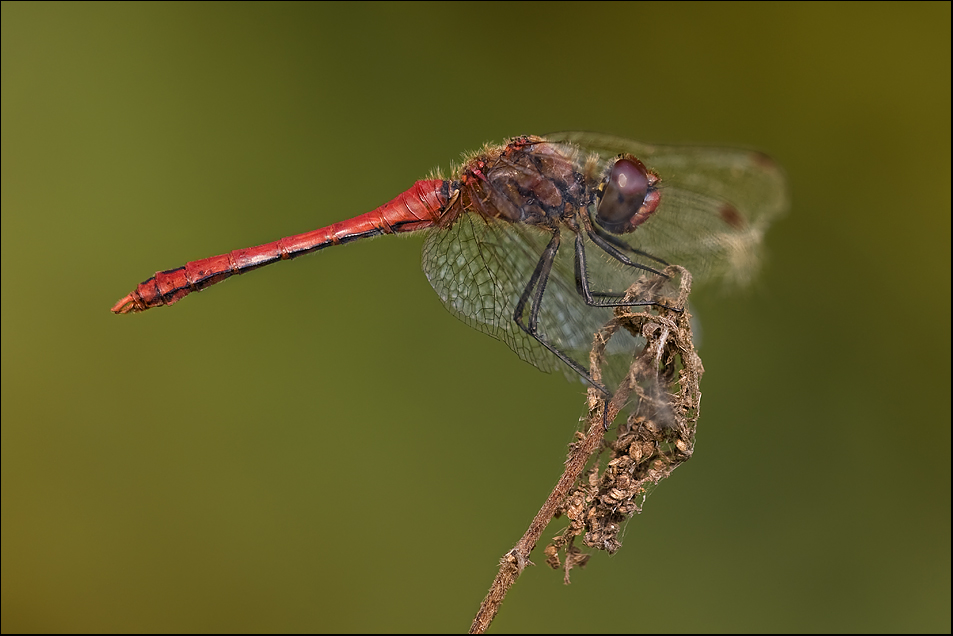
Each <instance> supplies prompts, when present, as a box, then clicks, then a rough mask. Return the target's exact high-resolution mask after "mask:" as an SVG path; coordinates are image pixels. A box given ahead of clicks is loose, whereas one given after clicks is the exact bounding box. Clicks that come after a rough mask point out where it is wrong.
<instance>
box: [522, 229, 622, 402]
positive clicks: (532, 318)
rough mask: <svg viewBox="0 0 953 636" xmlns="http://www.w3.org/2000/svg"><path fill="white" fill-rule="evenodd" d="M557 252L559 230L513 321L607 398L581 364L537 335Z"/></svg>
mask: <svg viewBox="0 0 953 636" xmlns="http://www.w3.org/2000/svg"><path fill="white" fill-rule="evenodd" d="M558 251H559V230H558V229H556V230H554V231H553V236H552V238H551V239H549V244H548V245H547V246H546V249H545V250H543V254H542V255H541V256H540V257H539V262H538V263H537V264H536V269H535V270H534V271H533V275H532V276H531V277H530V279H529V282H528V283H527V284H526V287H525V288H524V289H523V293H522V294H520V299H519V301H518V302H517V303H516V309H515V310H514V311H513V321H514V322H515V323H516V324H517V326H518V327H519V328H520V329H522V330H523V331H524V332H525V333H526V334H527V335H529V336H532V337H533V338H534V339H535V340H536V342H538V343H539V344H541V345H543V346H544V347H546V348H547V349H548V350H549V351H550V352H552V353H553V355H555V356H556V357H557V358H559V359H560V360H562V361H563V362H564V363H566V364H567V365H568V366H569V367H570V368H571V369H572V370H573V371H575V372H576V373H578V374H579V375H580V376H582V378H583V380H585V381H586V382H588V383H589V384H591V385H592V386H593V387H595V388H596V390H598V391H599V392H600V393H602V394H603V395H604V396H606V397H607V398H608V397H609V396H610V395H611V394H610V393H609V390H608V389H607V388H606V387H605V385H604V384H602V383H601V382H597V381H596V380H595V379H594V378H593V377H592V376H591V375H589V372H588V371H586V370H585V369H584V368H583V366H582V365H581V364H579V363H578V362H576V361H575V360H573V359H572V358H570V357H569V356H568V355H566V354H565V353H563V352H562V351H560V350H559V349H557V348H556V347H554V346H553V345H552V344H550V343H549V342H547V341H546V340H545V339H543V338H542V337H541V336H540V334H539V331H538V325H539V310H540V305H541V303H542V300H543V293H544V292H545V291H546V282H547V281H548V280H549V274H550V272H551V271H552V269H553V261H554V260H555V258H556V253H557V252H558ZM527 303H529V305H530V308H529V314H530V315H529V323H528V324H526V323H524V322H523V313H524V311H525V310H526V304H527Z"/></svg>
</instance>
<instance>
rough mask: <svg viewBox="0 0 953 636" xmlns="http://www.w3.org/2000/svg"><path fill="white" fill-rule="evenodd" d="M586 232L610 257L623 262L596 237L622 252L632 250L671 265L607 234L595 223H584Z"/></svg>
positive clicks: (660, 262) (666, 265)
mask: <svg viewBox="0 0 953 636" xmlns="http://www.w3.org/2000/svg"><path fill="white" fill-rule="evenodd" d="M586 232H587V233H588V234H589V238H591V239H592V241H593V242H594V243H596V245H598V246H599V247H601V248H602V249H603V250H605V251H606V252H608V253H610V254H612V257H613V258H616V259H617V260H620V261H621V262H623V263H624V262H625V261H624V260H622V259H620V258H619V257H618V256H616V255H615V254H614V253H612V251H611V250H609V249H607V248H606V247H605V246H603V245H602V243H600V242H599V241H598V239H599V238H601V239H603V241H605V242H606V243H610V244H612V245H613V246H615V247H616V248H618V250H621V251H623V252H632V253H633V254H638V255H639V256H644V257H645V258H649V259H652V260H653V261H655V262H656V263H658V264H660V265H664V266H665V267H668V266H669V265H671V263H669V262H668V261H666V260H663V259H661V258H659V257H658V256H653V255H651V254H649V253H648V252H643V251H642V250H639V249H636V248H634V247H632V246H631V245H629V244H628V243H626V242H625V241H623V240H622V239H620V238H619V237H617V236H613V235H612V234H609V233H608V232H606V231H605V230H603V229H602V228H601V227H599V226H598V225H595V224H586ZM593 234H595V235H596V236H593Z"/></svg>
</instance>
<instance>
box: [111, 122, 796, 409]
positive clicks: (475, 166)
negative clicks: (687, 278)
mask: <svg viewBox="0 0 953 636" xmlns="http://www.w3.org/2000/svg"><path fill="white" fill-rule="evenodd" d="M785 206H786V195H785V183H784V177H783V175H782V172H781V171H780V169H779V168H778V167H777V166H776V165H775V164H774V163H773V162H772V161H771V160H770V159H769V158H767V157H766V156H765V155H763V154H760V153H757V152H752V151H747V150H732V149H722V148H706V147H685V146H655V145H647V144H642V143H638V142H635V141H629V140H626V139H620V138H617V137H612V136H608V135H600V134H592V133H559V134H553V135H547V136H546V137H536V136H522V137H516V138H514V139H511V140H509V141H508V142H507V143H505V144H503V145H488V146H486V147H484V148H483V149H481V150H480V151H478V152H475V153H472V154H470V155H468V156H466V157H465V158H464V161H463V163H462V165H461V166H460V167H459V168H457V169H455V170H454V171H453V174H452V176H450V178H446V179H444V178H440V177H437V178H432V179H426V180H423V181H418V182H416V183H415V184H414V185H413V187H411V188H410V189H409V190H407V191H406V192H404V193H403V194H400V195H399V196H397V197H396V198H395V199H394V200H392V201H390V202H389V203H385V204H384V205H382V206H381V207H379V208H377V209H376V210H374V211H372V212H368V213H366V214H362V215H360V216H356V217H354V218H352V219H349V220H347V221H342V222H340V223H334V224H332V225H329V226H327V227H323V228H320V229H317V230H313V231H311V232H306V233H304V234H298V235H295V236H289V237H286V238H283V239H280V240H278V241H275V242H272V243H267V244H265V245H260V246H258V247H251V248H246V249H239V250H235V251H233V252H229V253H228V254H222V255H221V256H213V257H211V258H205V259H202V260H198V261H192V262H189V263H186V264H185V266H183V267H178V268H176V269H170V270H166V271H162V272H157V273H156V274H155V276H153V277H152V278H149V279H148V280H146V281H144V282H143V283H141V284H140V285H138V286H137V287H136V289H135V290H133V291H132V293H130V294H128V295H127V296H125V297H123V298H122V300H120V301H119V302H117V303H116V305H115V306H114V307H113V308H112V311H113V312H115V313H117V314H126V313H131V312H138V311H145V310H146V309H151V308H153V307H159V306H162V305H171V304H173V303H175V302H177V301H179V300H180V299H182V298H183V297H185V296H186V295H187V294H189V293H191V292H195V291H200V290H202V289H205V288H206V287H208V286H210V285H214V284H215V283H218V282H220V281H223V280H225V279H226V278H228V277H229V276H231V275H232V274H243V273H245V272H248V271H251V270H253V269H257V268H259V267H262V266H264V265H269V264H271V263H275V262H278V261H281V260H286V259H290V258H295V257H297V256H301V255H302V254H308V253H310V252H314V251H316V250H319V249H322V248H325V247H328V246H331V245H339V244H341V243H348V242H350V241H354V240H357V239H362V238H368V237H372V236H378V235H380V234H396V233H398V232H416V231H423V232H426V233H427V238H426V242H425V243H424V247H423V270H424V273H425V274H426V276H427V279H428V280H429V281H430V284H431V285H432V286H433V288H434V290H435V291H436V292H437V294H438V295H439V296H440V299H441V300H442V301H443V304H444V305H445V306H446V307H447V309H449V310H450V313H452V314H453V315H455V316H456V317H457V318H459V319H461V320H462V321H463V322H465V323H466V324H468V325H470V326H471V327H473V328H475V329H479V330H480V331H482V332H484V333H487V334H489V335H491V336H493V337H495V338H498V339H500V340H502V341H503V342H505V343H506V344H507V345H508V346H509V347H510V348H511V349H512V350H513V351H515V352H516V354H517V355H519V357H520V358H522V359H523V360H525V361H527V362H529V363H530V364H532V365H534V366H536V367H538V368H539V369H542V370H544V371H553V370H555V369H558V368H562V369H563V370H564V371H567V374H568V375H570V376H575V375H578V377H581V378H582V379H583V380H585V381H587V382H588V383H590V384H592V385H593V386H595V387H596V388H597V389H599V390H600V391H601V392H602V393H603V394H605V395H609V390H608V387H607V386H606V385H604V384H603V383H601V382H597V381H596V380H594V379H593V378H592V377H591V376H590V374H589V372H588V371H587V370H586V369H585V368H584V367H583V366H582V365H581V364H580V363H579V362H578V360H579V359H583V360H586V359H588V351H589V349H590V348H591V345H592V338H593V335H594V333H595V332H596V331H597V330H598V329H599V328H601V327H602V326H603V325H604V324H605V323H606V322H607V321H608V320H609V319H610V318H611V311H612V308H613V307H616V306H620V305H646V304H653V303H652V301H651V300H648V301H647V300H631V299H629V300H626V299H625V298H624V297H623V293H624V292H625V290H626V289H627V288H628V287H629V286H630V285H631V284H632V283H633V282H635V280H636V279H637V278H638V277H639V275H642V274H645V273H656V274H658V273H659V270H660V269H662V268H664V267H665V266H666V265H668V264H677V265H681V266H683V267H685V268H686V269H688V270H689V271H690V272H692V275H693V280H694V281H695V283H696V284H697V283H699V282H702V281H707V280H723V281H726V282H729V283H745V282H747V281H748V280H749V279H750V277H751V276H752V275H753V273H754V271H755V270H756V268H757V265H758V261H759V248H760V246H761V242H762V238H763V236H764V233H765V231H766V230H767V228H768V225H769V224H770V223H771V221H772V220H773V219H775V218H776V217H778V216H779V215H780V214H781V213H782V212H783V211H784V209H785ZM629 338H631V336H629ZM635 347H636V343H635V341H634V339H632V340H630V341H629V342H626V341H625V338H624V337H623V338H613V340H612V341H611V342H610V349H609V350H608V352H607V353H609V354H610V355H609V360H610V361H612V360H617V361H618V362H617V363H616V364H615V365H614V366H615V368H616V369H617V370H618V372H617V373H616V374H615V375H616V376H617V377H616V379H621V378H620V377H618V376H619V374H620V373H624V370H625V369H626V368H627V367H628V361H627V360H631V356H632V354H633V352H635V351H636V348H635ZM626 354H627V357H626ZM612 375H613V374H612V373H608V374H607V375H606V378H607V382H609V380H610V379H611V378H612Z"/></svg>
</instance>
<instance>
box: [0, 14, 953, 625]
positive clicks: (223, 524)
mask: <svg viewBox="0 0 953 636" xmlns="http://www.w3.org/2000/svg"><path fill="white" fill-rule="evenodd" d="M566 129H569V130H572V129H583V130H594V131H601V132H607V133H613V134H617V135H621V136H625V137H630V138H634V139H639V140H644V141H655V142H664V143H677V142H694V143H705V144H725V145H740V146H749V147H754V148H758V149H761V150H764V151H765V152H767V153H769V154H771V155H772V156H773V157H775V158H776V159H777V160H778V161H779V162H780V163H781V164H782V165H783V166H784V167H785V169H786V170H787V173H788V176H789V178H790V186H791V192H792V206H791V210H790V213H789V214H788V215H787V217H786V218H784V219H782V220H781V221H780V222H778V223H777V224H776V225H774V226H773V227H772V228H771V231H770V233H769V234H768V236H767V245H768V252H769V259H768V261H767V262H766V264H765V267H764V269H763V271H762V274H761V276H760V278H759V281H758V284H757V285H756V286H755V287H754V288H753V289H752V290H750V293H747V294H744V295H725V294H723V293H720V292H719V291H718V290H699V293H698V294H696V296H695V300H694V303H695V306H696V309H697V313H698V314H699V316H700V319H701V324H702V327H703V331H704V333H703V343H702V346H701V349H700V353H701V355H702V358H703V360H704V362H705V367H706V369H707V374H706V376H705V378H704V381H703V385H702V388H703V391H704V399H703V401H702V417H701V421H700V425H699V432H698V440H697V446H696V453H695V457H694V458H693V459H692V461H691V462H689V463H688V464H686V465H685V466H684V467H682V468H680V469H679V470H678V471H676V473H675V474H674V475H673V477H672V478H671V479H669V480H668V481H666V482H664V483H662V484H661V486H660V487H659V488H657V489H656V490H655V491H654V493H653V494H652V496H651V497H650V498H649V499H648V501H647V502H646V505H645V512H644V513H643V514H642V515H641V516H639V517H637V518H635V519H633V520H632V521H631V522H630V523H629V524H628V526H627V528H626V531H625V535H624V546H623V548H622V550H621V551H620V552H619V553H618V554H617V555H615V556H614V557H611V558H610V557H607V556H606V555H605V554H604V553H601V552H600V553H596V554H595V555H594V557H593V558H592V560H591V561H590V563H589V565H588V567H587V568H586V569H585V570H577V571H575V572H574V576H573V579H572V585H570V586H564V585H563V584H562V580H561V575H560V574H559V573H558V572H553V571H551V570H549V569H548V568H547V567H546V566H545V565H542V562H543V558H542V557H541V556H540V555H539V553H538V552H537V553H536V556H535V559H536V561H537V563H539V564H540V565H539V566H538V567H535V568H530V569H528V570H527V571H526V572H525V574H524V576H523V577H522V578H521V579H520V580H519V582H518V583H517V584H516V586H515V588H514V589H513V590H512V592H511V594H510V596H509V598H508V599H507V601H506V603H505V604H504V606H503V609H502V611H501V612H500V614H499V616H498V618H497V621H496V623H495V624H494V625H493V629H494V630H495V631H498V632H509V631H512V632H545V631H568V632H582V631H589V630H591V631H596V632H629V631H647V632H654V631H696V630H697V631H711V632H719V631H761V630H765V631H769V632H771V631H802V630H804V631H828V630H832V631H868V630H873V631H939V632H944V631H947V632H948V631H949V630H950V4H949V3H938V4H927V5H919V4H909V3H903V4H870V5H868V4H814V5H748V4H741V5H720V4H704V5H691V4H687V5H686V4H676V5H667V4H661V5H658V4H654V3H653V4H626V5H605V4H597V3H585V4H550V3H536V4H527V5H520V4H515V5H509V4H507V5H493V4H484V3H467V4H453V5H439V4H425V5H402V4H395V5H391V4H385V5H377V4H357V5H351V4H348V5H302V4H278V3H269V4H264V5H245V4H241V5H230V4H224V3H216V4H159V5H154V4H149V5H140V4H131V5H130V4H47V3H43V4H27V3H23V4H21V3H4V4H3V9H2V141H3V144H2V221H3V226H2V241H3V243H2V245H3V247H2V259H3V261H2V310H3V311H2V334H3V337H2V345H3V349H2V353H3V365H2V396H3V399H2V407H3V408H2V471H3V473H2V479H3V490H2V523H3V525H2V629H3V631H4V632H8V631H48V630H49V631H96V630H105V631H127V630H128V631H146V632H153V631H167V630H168V631H187V630H198V631H233V630H234V631H268V632H273V631H281V630H290V631H316V632H326V631H346V632H358V631H365V630H366V631H372V632H381V631H397V632H406V631H418V630H419V631H424V632H435V631H457V632H459V631H464V630H465V629H466V628H467V627H468V626H469V623H470V620H471V618H472V617H473V615H474V613H475V612H476V610H477V607H478V605H479V603H480V601H481V599H482V598H483V595H484V593H485V591H486V589H487V587H488V586H489V584H490V582H491V580H492V578H493V575H494V573H495V571H496V563H497V560H498V559H499V557H500V556H501V555H502V554H503V553H504V552H505V551H506V550H508V549H509V548H510V547H511V546H512V545H513V543H515V541H516V540H517V539H518V537H519V536H520V534H521V533H522V532H523V530H524V529H525V527H526V526H527V524H528V523H529V521H530V519H531V518H532V516H533V515H534V514H535V511H536V509H537V508H538V506H539V505H540V504H541V503H542V501H543V499H544V498H545V496H546V494H547V493H548V492H549V490H550V488H551V487H552V486H553V484H554V483H555V480H556V478H557V476H558V475H559V473H560V471H561V468H562V461H563V459H564V456H565V445H566V443H567V442H569V441H571V439H572V434H573V431H574V430H575V428H576V424H577V420H578V418H579V417H580V416H581V415H582V414H583V402H584V399H583V389H584V387H583V386H582V385H581V384H570V383H567V382H566V381H565V380H564V379H563V378H562V377H561V376H558V375H553V376H550V375H545V374H542V373H539V372H538V371H536V370H535V369H533V368H532V367H530V366H529V365H527V364H525V363H523V362H521V361H520V360H519V359H518V358H517V357H516V356H515V355H513V354H512V353H511V352H510V351H509V350H508V349H507V348H506V347H505V346H504V345H503V344H501V343H499V342H496V341H494V340H492V339H490V338H487V337H486V336H484V335H481V334H480V333H478V332H476V331H474V330H471V329H469V328H467V327H466V326H465V325H463V324H462V323H460V322H459V321H457V320H455V319H454V318H452V317H451V316H450V315H449V314H448V313H447V311H446V310H445V309H444V308H443V307H442V306H441V304H440V302H439V300H438V298H437V296H436V295H435V294H434V293H433V291H432V290H431V289H430V287H429V285H428V283H427V281H426V279H425V277H424V276H423V275H422V274H421V272H420V268H419V258H420V247H421V244H422V240H421V239H420V238H419V237H407V238H394V237H388V238H381V239H377V240H374V241H364V242H360V243H355V244H352V245H349V246H347V247H346V248H338V249H331V250H327V251H324V252H321V253H320V254H316V255H313V256H309V257H307V258H302V259H299V260H296V261H294V262H291V263H284V264H282V265H280V266H276V267H271V268H267V269H265V270H262V271H259V272H255V273H253V274H251V275H249V276H244V277H242V278H241V279H237V280H232V281H229V282H228V283H227V284H224V285H221V286H218V287H216V288H214V289H212V290H209V291H206V292H204V293H203V294H201V295H199V296H194V297H189V298H187V299H186V300H185V301H183V302H182V303H180V304H178V305H176V306H175V307H174V308H172V309H161V310H156V311H150V312H148V313H146V314H143V315H138V316H121V317H120V316H114V315H112V314H110V312H109V308H110V307H111V306H112V304H113V303H114V302H115V301H116V300H117V299H118V298H119V297H121V296H122V295H124V294H126V293H127V292H129V291H130V290H131V289H132V288H133V286H134V285H135V284H136V283H138V282H139V281H141V280H143V279H144V278H146V277H148V276H150V275H151V274H152V273H153V272H154V271H155V270H157V269H167V268H171V267H175V266H178V265H181V264H183V263H184V262H185V261H187V260H193V259H197V258H201V257H205V256H210V255H213V254H219V253H222V252H225V251H228V250H230V249H234V248H238V247H246V246H250V245H256V244H259V243H262V242H266V241H270V240H274V239H276V238H279V237H281V236H283V235H286V234H291V233H297V232H302V231H307V230H310V229H313V228H315V227H318V226H321V225H326V224H328V223H331V222H334V221H338V220H342V219H345V218H348V217H350V216H353V215H356V214H358V213H362V212H365V211H367V210H370V209H372V208H374V207H376V206H377V205H379V204H381V203H383V202H385V201H387V200H388V199H390V198H391V197H393V196H394V195H396V194H398V193H399V192H401V191H403V190H404V189H406V188H407V187H409V186H410V185H411V184H412V183H413V181H414V180H415V179H418V178H422V177H424V176H426V175H427V174H428V172H429V171H430V170H431V169H432V168H434V167H436V166H438V165H440V166H444V167H447V166H448V165H449V164H450V162H451V161H454V160H456V159H458V158H459V155H460V153H461V152H464V151H467V150H472V149H475V148H477V147H479V146H480V145H481V144H483V143H484V142H486V141H502V140H503V139H505V138H507V137H509V136H513V135H516V134H523V133H536V134H542V133H545V132H548V131H554V130H566ZM556 529H557V528H556V527H554V528H552V529H551V531H550V532H547V534H546V536H547V537H548V536H550V535H552V534H553V533H554V531H555V530H556Z"/></svg>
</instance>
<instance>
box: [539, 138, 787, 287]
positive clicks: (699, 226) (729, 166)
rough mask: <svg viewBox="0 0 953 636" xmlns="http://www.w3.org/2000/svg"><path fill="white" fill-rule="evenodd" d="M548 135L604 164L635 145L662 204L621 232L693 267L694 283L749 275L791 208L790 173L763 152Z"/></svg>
mask: <svg viewBox="0 0 953 636" xmlns="http://www.w3.org/2000/svg"><path fill="white" fill-rule="evenodd" d="M546 137H547V138H548V139H550V140H553V141H558V142H564V143H569V144H572V145H575V146H578V147H579V149H580V150H581V151H582V154H583V155H584V156H585V155H586V153H588V155H589V157H592V158H595V159H596V163H597V165H599V166H600V169H602V170H604V171H608V169H609V167H610V166H611V165H612V164H613V162H614V160H615V157H616V156H618V155H619V154H622V153H629V154H632V155H634V156H635V157H637V158H638V159H640V160H641V161H642V162H643V163H644V164H645V165H646V167H647V168H648V169H649V170H651V171H652V172H654V173H655V174H657V175H658V176H659V178H660V183H659V189H660V191H661V200H660V203H659V206H658V208H657V209H656V210H655V212H654V213H653V214H652V215H651V216H650V217H649V219H648V220H647V221H645V222H644V223H643V224H641V225H639V226H638V227H637V228H636V230H635V231H634V232H632V233H630V234H627V235H624V236H620V237H619V238H622V239H623V240H625V241H626V242H628V243H629V244H630V245H632V246H633V247H635V248H636V249H639V250H642V251H645V252H648V253H649V254H652V255H653V256H657V257H659V258H661V259H664V260H665V261H667V262H669V263H672V264H678V265H681V266H683V267H685V268H687V269H688V270H689V271H691V272H692V274H693V277H694V280H695V282H696V283H703V282H706V281H711V280H722V281H724V282H726V283H728V284H744V283H747V282H748V281H749V280H750V278H751V277H752V276H753V274H754V273H755V272H756V271H757V268H758V264H759V262H760V256H761V243H762V241H763V238H764V234H765V232H766V231H767V229H768V226H769V225H770V224H771V222H772V221H774V220H775V219H776V218H778V217H779V216H781V215H782V214H783V213H784V212H785V210H786V208H787V191H786V186H785V180H784V175H783V173H782V171H781V169H780V168H779V167H778V166H777V165H776V164H775V163H774V162H773V161H772V160H771V159H769V158H768V157H767V156H765V155H763V154H761V153H759V152H755V151H751V150H736V149H729V148H709V147H703V146H657V145H651V144H643V143H639V142H635V141H630V140H627V139H622V138H619V137H612V136H609V135H600V134H595V133H556V134H553V135H547V136H546ZM643 262H646V264H651V262H650V261H644V259H643Z"/></svg>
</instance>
